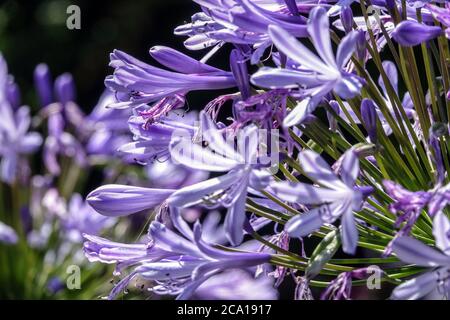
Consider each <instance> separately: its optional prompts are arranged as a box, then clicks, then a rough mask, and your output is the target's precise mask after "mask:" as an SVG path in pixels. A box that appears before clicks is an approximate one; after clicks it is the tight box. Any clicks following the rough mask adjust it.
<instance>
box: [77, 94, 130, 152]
mask: <svg viewBox="0 0 450 320" xmlns="http://www.w3.org/2000/svg"><path fill="white" fill-rule="evenodd" d="M115 102H116V99H115V97H114V94H113V93H112V92H111V91H109V90H105V92H104V93H103V94H102V95H101V96H100V99H99V101H98V103H97V105H96V106H95V107H94V109H93V110H92V112H91V113H90V114H89V115H87V116H86V117H85V118H84V121H85V126H84V130H85V133H86V134H89V138H88V139H87V142H86V146H85V149H86V153H87V154H88V155H101V156H114V155H116V154H117V150H118V149H119V147H120V146H122V145H124V144H125V143H127V142H129V141H131V135H130V132H129V130H128V125H127V120H128V118H129V117H130V116H131V112H130V111H129V110H117V109H113V108H107V106H108V105H110V104H112V103H115Z"/></svg>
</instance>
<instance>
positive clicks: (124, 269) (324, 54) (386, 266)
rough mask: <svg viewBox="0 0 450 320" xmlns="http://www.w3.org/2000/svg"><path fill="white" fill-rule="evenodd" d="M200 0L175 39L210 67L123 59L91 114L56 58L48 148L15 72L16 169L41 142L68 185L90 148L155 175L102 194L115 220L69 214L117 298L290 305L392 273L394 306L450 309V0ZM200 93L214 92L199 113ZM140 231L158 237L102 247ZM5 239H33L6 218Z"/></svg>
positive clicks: (180, 58) (96, 202)
mask: <svg viewBox="0 0 450 320" xmlns="http://www.w3.org/2000/svg"><path fill="white" fill-rule="evenodd" d="M193 2H195V3H196V4H197V5H199V6H200V8H199V12H198V13H196V14H194V15H193V16H192V19H191V22H189V23H185V24H183V25H181V26H178V27H177V28H175V31H174V32H175V34H176V35H179V36H182V37H185V41H184V45H185V47H186V49H187V50H191V51H202V52H204V57H203V58H202V59H200V60H196V59H194V58H191V57H190V56H189V55H187V54H185V53H182V52H179V51H177V50H174V49H171V48H167V47H162V46H157V47H153V48H151V49H150V51H149V53H150V56H151V57H152V58H153V59H154V60H155V61H156V62H158V63H159V65H160V66H157V65H150V64H147V63H146V62H143V61H139V60H137V59H135V58H133V57H132V56H130V55H128V54H127V53H125V52H122V51H119V50H115V51H114V52H113V53H112V54H111V56H110V57H111V62H110V66H111V67H112V68H113V72H112V75H110V76H108V77H106V80H105V85H106V87H107V89H108V91H107V92H108V93H105V95H104V96H103V98H102V101H101V103H100V104H101V106H99V107H98V108H96V109H95V110H94V112H93V113H92V114H91V115H89V116H87V117H85V116H84V115H82V114H81V113H80V111H79V109H78V108H77V106H76V104H75V103H73V100H74V93H73V90H72V88H73V82H72V80H71V78H70V77H69V76H67V75H63V76H61V77H60V78H58V79H57V81H56V82H55V92H56V97H55V98H53V96H52V95H51V92H52V90H50V89H49V88H48V83H49V80H48V79H49V75H48V71H47V69H46V68H45V67H43V66H40V67H39V68H38V69H37V70H36V78H37V79H38V85H37V87H38V91H39V96H40V100H41V101H42V104H43V105H45V106H44V107H43V109H42V112H41V114H43V115H45V117H46V119H47V120H48V125H47V127H48V130H49V134H48V136H47V138H46V139H44V140H42V139H41V138H40V136H39V135H38V134H36V133H28V129H29V125H30V121H29V116H28V112H27V111H26V110H27V109H14V105H17V98H16V96H17V95H16V94H15V89H14V88H15V87H14V85H13V84H11V82H10V81H8V77H7V76H6V73H5V72H3V73H4V74H5V76H4V77H3V78H4V79H3V78H1V76H0V79H3V80H2V81H0V86H2V87H1V88H0V89H1V90H0V92H1V91H3V96H1V95H0V103H1V105H0V108H2V110H3V109H5V110H7V111H2V113H5V114H7V113H8V114H9V116H8V117H6V119H8V120H6V121H5V120H4V119H5V118H2V120H1V121H0V133H1V135H0V139H1V141H2V146H1V148H0V155H1V156H2V168H5V167H6V168H13V167H14V168H17V167H19V166H20V165H21V163H22V162H21V161H20V160H21V159H22V158H23V157H24V156H25V155H27V154H29V153H31V152H33V151H35V150H36V148H38V147H39V145H40V144H41V143H43V145H44V160H45V165H46V167H47V168H48V172H49V173H50V174H52V175H59V174H61V173H60V172H61V170H62V165H61V164H60V163H59V162H58V159H59V158H60V157H69V158H71V159H72V160H73V161H75V162H76V163H77V166H79V167H84V166H89V165H90V164H89V161H88V159H90V158H91V157H90V156H91V155H93V154H94V155H101V156H107V157H108V158H109V159H111V157H112V158H116V159H119V160H120V161H121V163H122V165H121V166H120V168H122V170H123V172H128V170H131V169H133V170H139V169H137V168H143V169H144V170H145V172H146V173H147V176H146V177H147V178H149V180H150V183H149V182H148V181H143V179H139V178H136V177H135V176H134V178H133V176H129V175H127V174H125V175H124V178H122V179H118V178H117V177H118V176H120V173H117V172H116V173H115V174H113V176H114V178H115V179H108V180H107V182H106V183H105V184H104V185H101V186H99V187H98V188H96V189H95V190H93V191H91V192H90V193H89V194H88V195H87V198H86V202H87V203H88V204H89V205H90V206H91V207H92V208H93V209H94V210H95V211H96V212H97V213H98V214H100V215H101V216H98V214H97V216H96V215H95V214H94V213H93V212H88V210H89V209H91V208H88V207H86V206H85V205H83V203H82V201H81V200H80V198H79V196H76V195H74V196H72V200H71V201H70V203H69V206H68V212H69V216H67V215H66V214H63V215H61V214H56V216H59V217H60V218H61V223H62V226H63V227H64V228H66V230H68V232H67V234H66V235H67V236H68V237H69V238H72V239H79V237H80V235H81V236H82V238H83V239H84V253H85V256H86V257H87V259H88V260H89V261H90V262H100V263H103V264H114V265H115V271H114V276H116V277H118V278H119V279H120V280H119V281H118V282H117V283H115V284H114V286H113V287H112V288H110V293H109V294H105V295H107V296H108V298H110V299H114V298H116V297H118V296H119V295H121V294H123V293H126V292H128V290H133V291H136V289H138V290H137V291H138V294H140V295H142V297H145V298H148V297H153V296H155V295H156V296H174V297H176V298H177V299H195V298H205V299H276V298H277V297H278V296H279V291H278V287H279V286H280V285H281V284H282V283H283V282H287V281H291V282H292V281H293V282H294V285H295V287H296V288H295V292H292V293H291V297H292V298H295V299H313V298H322V299H353V298H364V297H366V296H367V295H370V294H377V292H375V291H372V289H373V288H374V287H375V288H379V286H378V285H376V286H373V285H372V284H371V283H370V281H373V279H374V278H375V280H374V281H378V282H379V284H380V286H385V287H386V289H390V290H391V291H390V292H391V293H390V298H392V299H418V298H438V299H440V298H447V297H448V295H449V294H450V251H449V250H450V220H449V216H450V206H449V205H448V204H449V202H450V187H449V186H450V176H449V172H450V161H449V159H450V157H449V155H450V144H449V141H450V140H449V139H450V125H449V121H450V73H449V71H448V61H449V60H450V50H449V43H448V38H450V35H449V28H450V18H449V17H450V11H449V10H450V7H449V5H448V3H446V1H412V0H411V1H400V0H398V1H397V0H390V1H387V0H386V1H384V0H379V1H378V0H372V1H362V0H361V1H343V0H340V1H332V0H327V1H322V0H307V1H299V0H194V1H193ZM214 55H217V56H218V57H222V56H225V57H226V59H227V61H228V62H229V68H228V69H229V70H226V69H227V68H216V67H214V66H212V65H211V64H210V63H209V61H210V58H211V57H212V56H214ZM0 69H5V67H1V65H0ZM224 89H225V91H224ZM194 91H196V92H206V91H207V92H208V96H209V95H211V94H215V93H216V97H215V98H214V99H212V100H211V101H210V102H209V103H207V104H206V105H200V106H195V109H197V110H198V111H199V112H195V111H189V112H188V111H187V109H188V106H189V103H188V101H189V99H190V95H191V92H194ZM224 92H225V93H224ZM55 101H56V102H55ZM105 106H106V107H107V108H105ZM190 108H191V109H193V106H192V105H190ZM84 119H88V120H89V121H84ZM99 123H101V124H102V130H100V131H98V128H97V127H98V124H99ZM65 124H72V125H73V126H74V127H75V128H76V130H78V131H75V132H76V133H73V131H72V133H69V132H67V131H66V130H65ZM124 129H125V130H124ZM127 129H128V130H129V132H130V136H131V137H132V138H131V139H130V140H129V141H125V142H123V140H122V138H123V137H124V136H126V135H127ZM86 132H88V134H86ZM92 132H95V134H94V135H93V134H92ZM75 137H76V138H75ZM78 137H82V138H85V139H87V140H89V142H87V144H86V141H84V140H83V139H81V141H80V139H78ZM3 141H5V142H3ZM86 146H87V147H86ZM115 150H117V152H114V151H115ZM86 161H88V162H86ZM114 169H116V168H115V167H114ZM21 171H23V170H21ZM12 172H14V171H11V170H8V169H5V170H2V173H3V174H2V177H3V179H4V180H5V181H7V182H10V181H13V178H14V177H16V178H18V173H16V174H12ZM123 172H122V173H123ZM11 174H12V175H11ZM144 180H145V179H144ZM71 191H72V190H71ZM69 194H71V193H70V192H69ZM75 211H77V212H78V215H77V217H71V216H70V212H75ZM80 212H81V213H80ZM142 215H144V216H145V217H147V219H142ZM102 216H104V217H103V219H102ZM80 220H82V221H80ZM115 220H117V221H118V222H117V221H115ZM124 221H128V222H129V221H133V222H134V223H137V224H139V225H140V230H141V231H142V228H148V232H147V233H146V235H144V236H142V234H139V236H138V237H137V238H136V237H135V234H134V233H133V231H132V230H131V229H130V230H129V229H122V231H123V232H122V233H121V234H117V233H109V234H108V236H106V237H100V236H99V235H98V233H99V231H100V230H101V229H104V228H106V229H108V228H111V229H114V228H117V226H118V225H120V224H121V223H123V222H124ZM114 226H116V227H114ZM117 238H119V239H117ZM130 239H132V240H131V241H130ZM0 240H2V241H4V242H10V243H11V242H14V241H16V240H17V236H15V235H14V232H13V230H12V229H11V228H10V227H8V226H6V225H3V224H0ZM116 240H117V241H118V242H116ZM130 242H132V243H130ZM299 246H300V247H301V248H302V250H298V248H299ZM95 265H98V264H95ZM231 279H234V280H231ZM113 282H114V281H113ZM356 286H363V287H364V286H365V293H364V294H363V295H361V292H362V291H364V288H363V290H352V287H356ZM324 287H325V288H324ZM133 288H134V289H133ZM255 288H256V290H255ZM139 289H140V290H139ZM379 297H383V296H382V295H380V296H379ZM387 297H389V296H387ZM385 298H386V297H385Z"/></svg>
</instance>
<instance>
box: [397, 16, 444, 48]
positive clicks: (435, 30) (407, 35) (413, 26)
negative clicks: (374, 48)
mask: <svg viewBox="0 0 450 320" xmlns="http://www.w3.org/2000/svg"><path fill="white" fill-rule="evenodd" d="M441 34H442V29H441V27H437V26H428V25H426V24H422V23H419V22H417V21H414V20H406V21H402V22H400V23H399V24H398V25H397V26H396V27H395V30H394V32H393V33H392V38H393V39H394V40H395V41H397V42H398V43H399V44H401V45H402V46H406V47H412V46H416V45H418V44H421V43H422V42H426V41H430V40H432V39H434V38H437V37H439V36H440V35H441Z"/></svg>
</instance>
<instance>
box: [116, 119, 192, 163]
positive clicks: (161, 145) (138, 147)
mask: <svg viewBox="0 0 450 320" xmlns="http://www.w3.org/2000/svg"><path fill="white" fill-rule="evenodd" d="M196 119H197V117H196V113H193V112H191V113H189V114H188V115H187V116H185V117H180V116H178V115H177V114H175V113H169V114H168V115H167V116H165V117H161V118H160V119H159V120H158V121H157V122H149V121H148V119H146V117H145V116H142V115H139V116H131V117H130V119H129V120H128V124H129V128H130V131H131V133H132V134H133V135H134V140H135V141H133V142H129V143H126V144H124V145H122V146H120V147H119V149H118V152H119V154H122V155H123V156H124V157H125V158H126V159H129V160H134V161H137V162H140V163H146V162H147V161H154V160H158V161H165V160H167V159H168V158H169V153H170V152H169V146H170V142H171V141H172V136H173V135H181V134H183V135H187V136H189V135H194V133H195V132H196V130H197V129H196V128H195V127H194V121H195V120H196Z"/></svg>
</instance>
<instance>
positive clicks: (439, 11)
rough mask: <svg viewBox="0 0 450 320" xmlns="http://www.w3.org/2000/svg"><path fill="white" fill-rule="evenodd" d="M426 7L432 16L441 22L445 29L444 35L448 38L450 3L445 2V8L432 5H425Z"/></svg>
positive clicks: (449, 31) (449, 34)
mask: <svg viewBox="0 0 450 320" xmlns="http://www.w3.org/2000/svg"><path fill="white" fill-rule="evenodd" d="M426 7H427V9H429V10H430V11H431V14H432V15H433V17H434V18H435V19H436V20H438V21H439V22H440V23H442V24H443V25H444V26H445V27H446V28H447V29H445V35H446V37H447V38H448V39H450V3H448V2H447V3H446V4H445V8H440V7H438V6H434V5H430V4H429V5H427V6H426Z"/></svg>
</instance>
